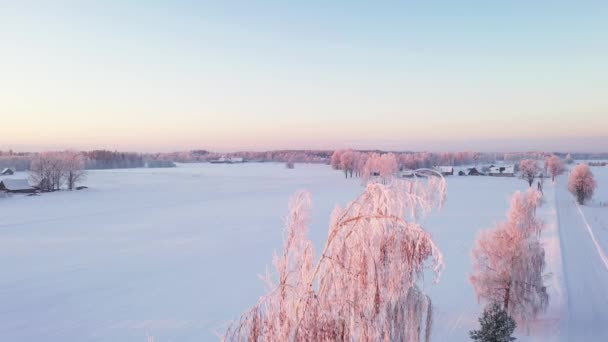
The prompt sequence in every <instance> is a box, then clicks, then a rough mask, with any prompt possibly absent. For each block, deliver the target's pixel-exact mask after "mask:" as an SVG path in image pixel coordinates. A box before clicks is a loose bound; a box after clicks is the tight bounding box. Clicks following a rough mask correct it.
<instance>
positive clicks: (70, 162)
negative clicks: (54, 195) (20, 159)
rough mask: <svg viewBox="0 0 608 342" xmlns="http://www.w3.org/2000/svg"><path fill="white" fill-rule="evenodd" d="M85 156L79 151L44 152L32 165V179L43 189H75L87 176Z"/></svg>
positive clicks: (35, 158)
mask: <svg viewBox="0 0 608 342" xmlns="http://www.w3.org/2000/svg"><path fill="white" fill-rule="evenodd" d="M84 167H85V158H84V156H83V155H82V154H81V153H79V152H73V151H66V152H42V153H39V154H38V155H36V157H34V159H33V160H32V163H31V166H30V180H31V182H32V183H33V184H35V185H36V186H38V187H40V190H42V191H56V190H60V189H61V188H62V187H63V186H64V185H66V186H67V188H68V190H74V188H75V186H76V184H77V183H78V182H80V181H82V180H83V179H84V177H85V172H84Z"/></svg>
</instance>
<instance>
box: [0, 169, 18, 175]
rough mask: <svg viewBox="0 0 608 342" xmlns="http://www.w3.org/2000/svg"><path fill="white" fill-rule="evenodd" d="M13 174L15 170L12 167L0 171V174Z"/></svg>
mask: <svg viewBox="0 0 608 342" xmlns="http://www.w3.org/2000/svg"><path fill="white" fill-rule="evenodd" d="M14 174H15V171H13V169H9V168H8V167H7V168H5V169H2V172H0V175H2V176H12V175H14Z"/></svg>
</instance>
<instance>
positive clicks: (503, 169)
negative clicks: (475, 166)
mask: <svg viewBox="0 0 608 342" xmlns="http://www.w3.org/2000/svg"><path fill="white" fill-rule="evenodd" d="M488 175H489V176H493V177H515V165H496V166H495V165H491V166H490V169H489V171H488Z"/></svg>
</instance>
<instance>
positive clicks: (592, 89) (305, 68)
mask: <svg viewBox="0 0 608 342" xmlns="http://www.w3.org/2000/svg"><path fill="white" fill-rule="evenodd" d="M0 42H1V46H0V117H1V118H2V124H3V129H2V130H1V133H0V149H6V148H13V149H18V150H24V149H34V150H41V149H54V148H95V147H99V148H102V147H105V148H116V149H121V150H144V151H157V150H158V151H167V150H182V149H192V148H208V149H212V150H242V149H274V148H338V147H355V148H385V149H404V150H461V149H473V150H497V151H502V150H533V149H546V150H563V151H568V150H577V151H581V150H589V151H597V150H608V62H607V61H608V2H607V1H597V2H583V1H581V2H573V1H571V2H559V1H551V2H549V1H547V2H543V1H521V2H518V1H475V2H473V1H471V2H456V1H450V2H447V1H446V2H439V1H433V2H424V4H423V2H416V3H414V2H412V3H409V4H404V3H403V2H400V3H397V2H382V3H380V2H372V1H369V2H358V1H302V2H299V3H296V2H295V1H293V2H288V1H263V2H262V1H240V2H236V1H216V2H213V3H212V2H202V1H201V2H198V1H196V2H194V1H193V2H186V1H164V2H161V1H103V2H101V1H98V2H96V3H95V4H93V2H92V1H72V2H68V1H39V2H32V1H10V2H9V1H3V2H1V3H0ZM6 127H8V128H9V129H8V130H7V129H6Z"/></svg>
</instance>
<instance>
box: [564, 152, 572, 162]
mask: <svg viewBox="0 0 608 342" xmlns="http://www.w3.org/2000/svg"><path fill="white" fill-rule="evenodd" d="M564 161H565V162H566V164H572V163H573V162H574V159H572V156H571V155H570V153H568V154H567V155H566V158H565V159H564Z"/></svg>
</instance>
